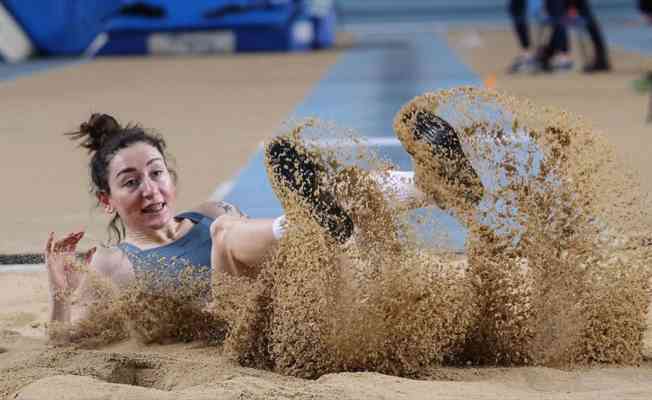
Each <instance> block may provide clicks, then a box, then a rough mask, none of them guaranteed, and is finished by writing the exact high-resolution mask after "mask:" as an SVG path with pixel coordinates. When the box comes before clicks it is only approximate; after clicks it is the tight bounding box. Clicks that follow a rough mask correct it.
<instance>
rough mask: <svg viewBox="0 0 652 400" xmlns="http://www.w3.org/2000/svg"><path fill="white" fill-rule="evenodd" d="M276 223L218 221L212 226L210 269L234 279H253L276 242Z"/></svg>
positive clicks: (232, 218)
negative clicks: (237, 277) (233, 276)
mask: <svg viewBox="0 0 652 400" xmlns="http://www.w3.org/2000/svg"><path fill="white" fill-rule="evenodd" d="M275 221H276V220H273V219H248V218H243V217H236V216H231V215H223V216H221V217H219V218H217V219H216V220H215V221H214V222H213V224H212V225H211V236H212V239H213V248H212V250H211V265H212V267H213V270H214V271H217V272H220V273H227V274H230V275H235V276H249V277H254V276H256V275H257V274H258V272H259V268H260V265H261V263H262V262H263V261H264V260H265V257H267V256H268V255H269V254H270V252H271V251H272V250H273V249H274V248H275V246H276V243H277V241H278V238H277V236H276V235H275V229H274V225H275ZM277 235H278V233H277Z"/></svg>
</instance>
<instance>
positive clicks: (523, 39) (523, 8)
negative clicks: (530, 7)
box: [509, 0, 530, 49]
mask: <svg viewBox="0 0 652 400" xmlns="http://www.w3.org/2000/svg"><path fill="white" fill-rule="evenodd" d="M509 15H510V16H511V17H512V23H513V24H514V32H516V37H517V38H518V42H519V44H520V45H521V48H523V49H529V48H530V29H529V27H528V23H527V0H510V1H509Z"/></svg>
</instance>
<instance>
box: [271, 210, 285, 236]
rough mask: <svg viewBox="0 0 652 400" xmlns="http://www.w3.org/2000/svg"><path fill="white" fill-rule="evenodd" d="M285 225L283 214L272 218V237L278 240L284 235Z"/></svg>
mask: <svg viewBox="0 0 652 400" xmlns="http://www.w3.org/2000/svg"><path fill="white" fill-rule="evenodd" d="M286 225H287V221H286V219H285V215H281V216H280V217H278V218H276V219H275V220H274V222H273V223H272V235H274V239H276V240H280V239H281V238H282V237H283V236H285V227H286Z"/></svg>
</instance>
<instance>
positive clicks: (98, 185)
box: [65, 114, 177, 243]
mask: <svg viewBox="0 0 652 400" xmlns="http://www.w3.org/2000/svg"><path fill="white" fill-rule="evenodd" d="M65 135H66V136H70V139H71V140H75V141H80V143H79V146H80V147H83V148H85V149H87V150H88V153H89V154H91V160H90V164H89V169H90V175H91V193H93V194H94V195H95V197H96V198H97V197H98V195H99V194H101V193H105V194H107V195H109V194H111V189H110V188H109V164H110V163H111V160H112V159H113V157H114V156H115V155H116V153H118V151H120V150H122V149H125V148H127V147H129V146H131V145H133V144H136V143H147V144H149V145H150V146H152V147H154V148H156V149H157V150H158V151H159V153H161V155H162V156H163V160H164V161H165V164H166V166H168V170H169V171H170V174H171V175H172V178H173V179H174V180H175V181H176V178H177V175H176V172H175V171H174V170H172V169H170V168H169V165H168V159H169V158H170V157H169V156H168V154H167V152H166V146H167V145H166V143H165V140H164V139H163V137H162V136H161V135H159V134H157V133H152V132H148V131H146V130H145V129H143V128H142V127H140V126H139V125H126V126H124V127H123V126H122V125H120V124H119V123H118V121H117V120H116V119H115V118H114V117H112V116H110V115H108V114H93V115H91V117H90V119H89V120H88V121H87V122H83V123H82V124H81V125H80V126H79V130H78V131H74V132H68V133H65ZM107 230H108V233H109V241H111V240H112V239H115V242H116V243H119V242H120V241H121V240H122V239H124V237H125V227H124V224H123V223H122V220H121V219H120V216H119V215H118V214H117V213H116V214H115V216H114V217H113V218H112V219H111V222H109V226H108V229H107Z"/></svg>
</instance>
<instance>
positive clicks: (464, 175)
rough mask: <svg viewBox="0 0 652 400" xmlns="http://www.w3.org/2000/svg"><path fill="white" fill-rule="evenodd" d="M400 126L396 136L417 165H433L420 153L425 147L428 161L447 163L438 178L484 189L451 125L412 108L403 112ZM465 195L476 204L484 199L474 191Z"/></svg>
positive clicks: (417, 108) (441, 164)
mask: <svg viewBox="0 0 652 400" xmlns="http://www.w3.org/2000/svg"><path fill="white" fill-rule="evenodd" d="M397 122H399V123H398V124H397V126H395V128H396V132H397V136H398V137H399V140H400V141H401V143H402V144H403V147H404V148H405V150H406V151H407V152H408V154H410V155H411V156H412V158H413V159H414V160H415V162H417V163H421V164H422V165H430V163H429V160H427V159H423V157H424V154H423V152H422V151H420V150H419V149H420V148H423V147H422V146H426V148H427V149H428V152H427V157H430V158H435V159H437V160H440V161H444V162H443V163H439V166H440V171H439V175H440V176H441V177H442V178H444V179H445V180H446V181H447V182H448V183H450V184H461V185H463V186H466V187H467V188H468V189H473V188H477V187H480V188H481V187H482V184H481V182H480V177H479V176H478V174H477V173H476V171H475V169H474V168H473V166H472V165H471V162H470V161H469V159H468V158H467V157H466V154H465V153H464V150H463V149H462V144H461V143H460V140H459V135H458V133H457V132H456V131H455V129H454V128H453V127H452V126H451V125H450V124H449V123H448V122H446V121H445V120H444V119H442V118H441V117H439V116H437V115H435V114H434V113H432V112H430V111H427V110H424V109H419V107H416V108H415V107H410V105H408V106H406V107H404V108H403V109H402V110H401V112H400V113H399V115H398V118H397ZM406 135H408V136H409V138H408V137H405V136H406ZM478 185H479V186H478ZM464 193H465V196H466V197H467V199H468V200H470V201H472V202H473V203H477V202H479V201H480V199H481V197H482V193H476V191H474V190H465V191H464Z"/></svg>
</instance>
